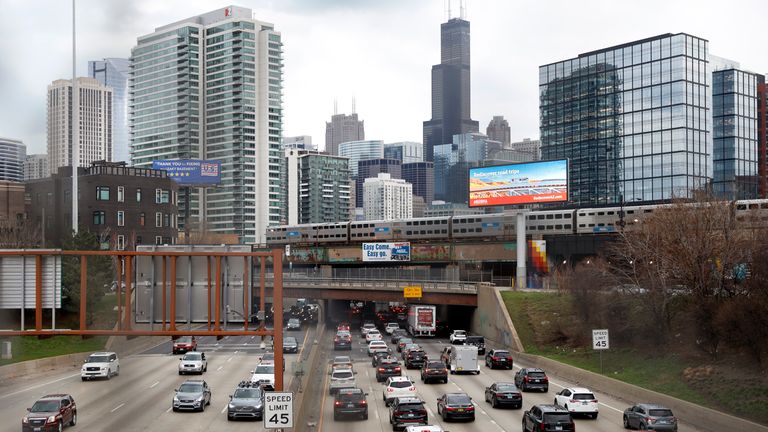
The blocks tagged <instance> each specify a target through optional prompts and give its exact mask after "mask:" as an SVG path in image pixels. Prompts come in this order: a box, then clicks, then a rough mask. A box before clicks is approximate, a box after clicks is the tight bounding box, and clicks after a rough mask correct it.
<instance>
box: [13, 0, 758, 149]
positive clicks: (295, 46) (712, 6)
mask: <svg viewBox="0 0 768 432" xmlns="http://www.w3.org/2000/svg"><path fill="white" fill-rule="evenodd" d="M458 3H459V2H458V0H455V1H453V8H452V11H453V15H454V16H456V15H458V10H459V6H458ZM466 3H468V5H467V9H466V17H467V19H468V20H469V21H470V23H471V44H472V45H471V50H472V118H473V119H474V120H478V121H479V122H480V130H481V131H483V132H484V131H485V127H486V126H487V124H488V121H489V120H490V119H491V117H492V116H493V115H503V116H504V117H506V118H507V119H508V120H509V123H510V126H511V128H512V139H513V140H518V139H522V138H525V137H531V138H537V137H538V134H539V128H538V127H539V125H538V118H539V114H538V66H539V65H542V64H547V63H551V62H554V61H558V60H563V59H566V58H571V57H575V56H577V55H578V54H579V53H583V52H587V51H592V50H595V49H599V48H604V47H608V46H612V45H617V44H621V43H625V42H630V41H633V40H637V39H642V38H646V37H650V36H654V35H658V34H661V33H678V32H686V33H690V34H693V35H696V36H700V37H703V38H705V39H708V40H709V41H710V52H711V53H712V54H715V55H718V56H721V57H726V58H729V59H732V60H736V61H738V62H740V63H741V67H742V68H743V69H748V70H751V71H754V72H760V73H766V72H768V55H766V50H765V49H764V48H763V47H764V40H765V34H764V31H763V30H764V28H765V12H766V3H765V0H731V1H728V2H723V1H717V2H714V1H709V0H705V1H701V0H690V1H689V0H686V1H680V0H641V1H629V0H622V1H615V0H602V1H575V0H546V1H543V0H531V1H528V0H475V1H472V0H470V1H468V2H466ZM229 4H235V5H238V6H244V7H249V8H251V9H253V11H254V12H255V15H256V18H257V19H260V20H263V21H267V22H271V23H273V24H274V25H275V29H276V30H278V31H280V32H282V34H283V43H284V59H285V69H284V72H285V75H284V78H285V81H284V83H283V84H284V94H285V98H284V105H283V108H284V114H285V118H284V135H285V136H292V135H311V136H312V138H313V141H314V142H315V143H318V144H320V145H321V146H322V145H323V144H324V140H325V121H327V120H329V119H330V116H331V114H333V101H334V99H338V107H339V112H340V113H349V112H350V111H351V100H352V97H353V96H354V97H355V98H356V99H357V112H358V113H359V115H360V117H361V118H362V119H363V120H365V135H366V138H368V139H381V140H384V141H385V142H393V141H401V140H411V141H421V140H422V122H423V121H424V120H428V119H429V117H430V68H431V67H432V65H433V64H435V63H438V62H439V60H440V23H442V22H444V21H446V16H447V14H446V7H445V4H446V3H445V1H444V0H369V1H364V0H358V1H353V0H333V1H330V0H329V1H326V0H271V1H267V0H264V1H256V0H242V1H240V2H237V3H225V2H215V1H210V0H207V1H203V0H80V1H78V3H77V5H78V13H77V34H78V42H77V58H78V61H77V70H78V74H79V75H81V76H85V75H86V74H87V64H88V60H99V59H102V58H104V57H128V56H129V55H130V49H131V47H133V46H134V45H135V44H136V38H137V37H138V36H140V35H145V34H148V33H151V32H153V31H154V29H155V28H156V27H159V26H162V25H165V24H169V23H171V22H174V21H178V20H181V19H184V18H187V17H190V16H194V15H198V14H201V13H205V12H209V11H211V10H214V9H218V8H221V7H224V6H227V5H229ZM71 20H72V17H71V2H70V1H68V0H0V136H4V137H11V138H19V139H22V140H23V141H24V142H25V143H26V144H27V153H28V154H31V153H43V152H45V149H46V143H45V109H46V86H47V85H48V84H50V83H51V82H52V81H53V80H55V79H60V78H67V79H68V78H71V76H72V64H71V52H72V51H71V50H72V47H71V34H72V28H71V22H72V21H71Z"/></svg>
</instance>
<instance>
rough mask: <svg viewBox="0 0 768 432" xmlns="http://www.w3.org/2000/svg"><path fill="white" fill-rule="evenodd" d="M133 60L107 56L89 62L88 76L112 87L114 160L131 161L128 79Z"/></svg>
mask: <svg viewBox="0 0 768 432" xmlns="http://www.w3.org/2000/svg"><path fill="white" fill-rule="evenodd" d="M130 72H131V60H130V59H126V58H105V59H104V60H93V61H89V62H88V76H89V77H91V78H95V79H96V80H97V81H98V82H100V83H101V84H102V85H105V86H107V87H111V88H112V149H113V150H112V160H113V161H122V162H128V163H130V161H131V130H130V127H129V125H128V81H129V79H130V77H131V73H130Z"/></svg>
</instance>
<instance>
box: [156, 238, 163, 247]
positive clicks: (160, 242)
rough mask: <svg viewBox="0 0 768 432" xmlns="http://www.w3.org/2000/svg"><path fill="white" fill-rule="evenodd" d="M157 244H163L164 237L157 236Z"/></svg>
mask: <svg viewBox="0 0 768 432" xmlns="http://www.w3.org/2000/svg"><path fill="white" fill-rule="evenodd" d="M155 244H156V245H158V246H159V245H161V244H163V238H162V237H160V236H155Z"/></svg>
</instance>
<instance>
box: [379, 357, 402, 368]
mask: <svg viewBox="0 0 768 432" xmlns="http://www.w3.org/2000/svg"><path fill="white" fill-rule="evenodd" d="M379 363H381V365H382V366H386V365H388V364H392V365H397V364H399V362H398V361H397V360H395V359H393V358H383V359H381V361H380V362H379Z"/></svg>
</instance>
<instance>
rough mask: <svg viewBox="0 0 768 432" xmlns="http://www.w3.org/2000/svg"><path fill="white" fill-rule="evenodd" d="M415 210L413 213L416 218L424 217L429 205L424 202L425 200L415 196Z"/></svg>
mask: <svg viewBox="0 0 768 432" xmlns="http://www.w3.org/2000/svg"><path fill="white" fill-rule="evenodd" d="M412 207H413V210H412V211H411V213H412V216H411V217H414V218H420V217H424V211H426V210H427V203H425V202H424V198H422V197H420V196H418V195H414V196H413V205H412Z"/></svg>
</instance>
